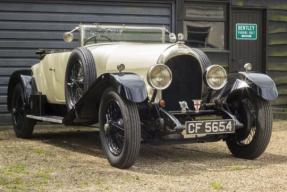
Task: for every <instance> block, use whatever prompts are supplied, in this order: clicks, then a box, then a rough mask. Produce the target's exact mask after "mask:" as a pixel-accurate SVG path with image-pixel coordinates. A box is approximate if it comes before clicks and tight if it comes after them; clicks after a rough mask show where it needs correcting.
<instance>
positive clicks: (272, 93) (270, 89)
mask: <svg viewBox="0 0 287 192" xmlns="http://www.w3.org/2000/svg"><path fill="white" fill-rule="evenodd" d="M246 91H247V92H249V93H253V94H255V95H257V96H259V97H261V98H263V99H265V100H267V101H273V100H275V99H276V98H277V97H278V91H277V87H276V84H275V82H274V81H273V80H272V79H271V78H270V77H269V76H268V75H266V74H261V73H248V72H239V73H235V74H230V75H229V77H228V81H227V85H226V86H225V87H224V89H222V90H221V91H220V93H219V94H218V96H217V97H216V99H221V100H222V99H227V98H229V97H231V96H233V95H235V94H237V93H240V92H241V93H242V92H246Z"/></svg>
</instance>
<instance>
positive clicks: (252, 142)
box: [226, 97, 272, 159]
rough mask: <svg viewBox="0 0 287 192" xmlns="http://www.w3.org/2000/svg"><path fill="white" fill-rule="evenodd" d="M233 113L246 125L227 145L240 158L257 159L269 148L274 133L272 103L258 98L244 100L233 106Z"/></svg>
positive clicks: (228, 140)
mask: <svg viewBox="0 0 287 192" xmlns="http://www.w3.org/2000/svg"><path fill="white" fill-rule="evenodd" d="M233 110H234V111H233V112H234V114H235V115H236V116H237V118H238V119H239V120H240V121H241V122H242V123H243V124H244V128H242V129H239V130H238V131H237V132H236V134H235V135H234V136H231V137H230V138H228V139H227V141H226V143H227V146H228V148H229V150H230V152H231V153H232V154H233V155H234V156H236V157H239V158H244V159H255V158H257V157H259V156H260V155H261V154H262V153H263V152H264V151H265V149H266V148H267V146H268V144H269V141H270V137H271V133H272V110H271V106H270V103H269V102H268V101H266V100H263V99H261V98H258V97H253V98H248V97H246V98H244V99H242V100H240V101H239V102H236V104H234V105H233Z"/></svg>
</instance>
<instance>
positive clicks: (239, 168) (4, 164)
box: [0, 121, 287, 192]
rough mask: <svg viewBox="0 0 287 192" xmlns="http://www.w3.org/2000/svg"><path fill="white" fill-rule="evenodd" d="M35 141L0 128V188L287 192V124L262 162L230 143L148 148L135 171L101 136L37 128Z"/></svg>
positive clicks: (279, 126) (280, 124)
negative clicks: (235, 151) (113, 162)
mask: <svg viewBox="0 0 287 192" xmlns="http://www.w3.org/2000/svg"><path fill="white" fill-rule="evenodd" d="M37 128H38V129H36V133H35V136H34V137H33V138H32V139H30V140H22V139H17V138H15V136H14V134H13V132H12V130H11V128H7V127H0V191H1V192H2V191H49V192H50V191H129V192H132V191H137V192H139V191H149V192H150V191H254V192H255V191H260V192H264V191H266V192H267V191H268V192H269V191H282V192H283V191H284V192H285V191H287V148H286V146H287V121H277V122H274V131H273V135H272V139H271V143H270V145H269V147H268V149H267V151H266V152H265V153H264V154H263V155H262V156H261V157H260V158H259V159H257V160H255V161H250V160H241V159H237V158H234V157H232V156H231V155H230V153H229V151H228V149H227V147H226V145H225V143H223V142H218V143H205V144H189V145H166V146H151V145H143V147H142V150H141V153H140V157H139V158H138V161H137V163H136V164H135V165H134V166H133V167H132V168H130V169H129V170H119V169H116V168H112V167H110V165H109V164H108V162H107V160H106V159H105V157H104V155H103V153H102V151H101V146H100V142H99V137H98V134H97V133H96V132H95V131H91V129H86V128H84V129H83V128H81V129H80V128H68V129H67V128H63V127H59V126H43V125H42V126H38V127H37Z"/></svg>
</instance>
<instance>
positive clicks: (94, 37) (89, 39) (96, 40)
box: [84, 35, 113, 45]
mask: <svg viewBox="0 0 287 192" xmlns="http://www.w3.org/2000/svg"><path fill="white" fill-rule="evenodd" d="M99 37H100V38H102V37H103V38H104V39H106V40H108V41H110V42H111V41H113V40H112V39H111V38H109V37H108V36H106V35H100V36H99ZM90 41H93V42H94V43H97V42H98V36H97V35H94V36H92V37H89V38H88V39H87V40H85V42H84V44H85V45H86V44H87V43H88V42H90Z"/></svg>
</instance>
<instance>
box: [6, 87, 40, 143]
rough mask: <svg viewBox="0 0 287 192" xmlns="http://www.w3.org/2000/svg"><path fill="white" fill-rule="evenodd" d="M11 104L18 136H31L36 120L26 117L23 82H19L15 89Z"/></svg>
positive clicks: (15, 130) (14, 126) (13, 121)
mask: <svg viewBox="0 0 287 192" xmlns="http://www.w3.org/2000/svg"><path fill="white" fill-rule="evenodd" d="M11 104H12V105H11V106H12V123H13V128H14V132H15V134H16V136H17V137H19V138H29V137H31V136H32V133H33V130H34V126H35V124H36V121H35V120H32V119H29V118H27V117H26V107H25V100H24V89H23V87H22V84H21V83H18V84H17V85H16V86H15V88H14V90H13V94H12V102H11Z"/></svg>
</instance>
